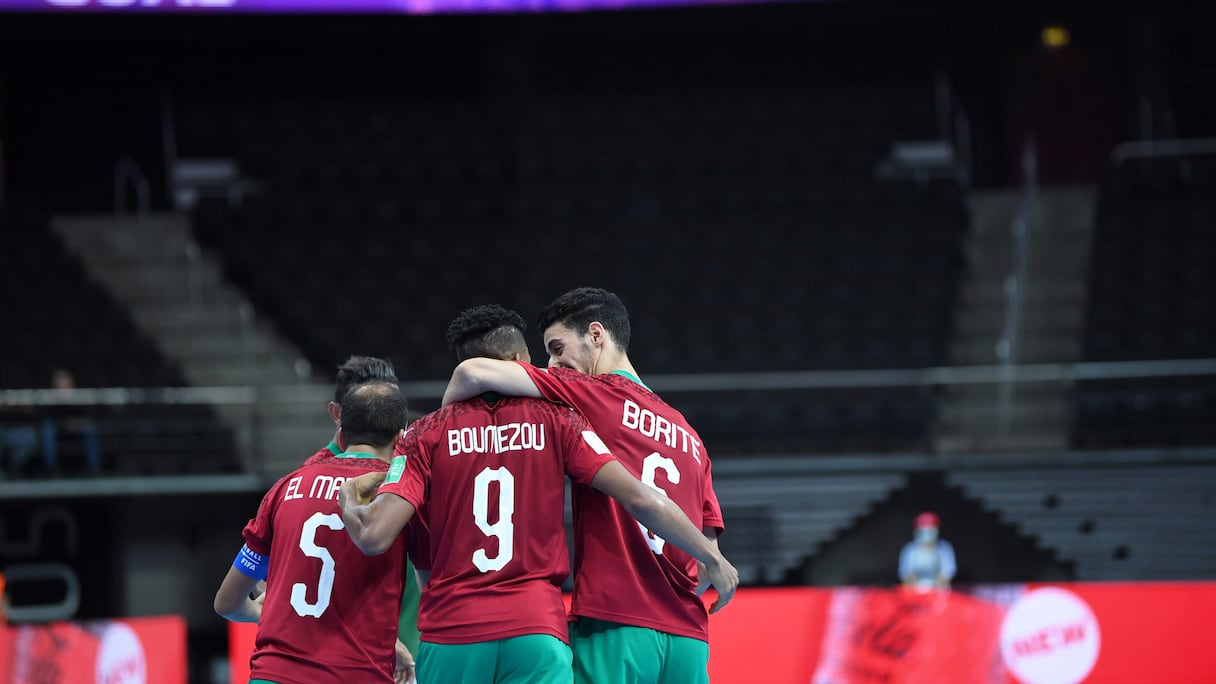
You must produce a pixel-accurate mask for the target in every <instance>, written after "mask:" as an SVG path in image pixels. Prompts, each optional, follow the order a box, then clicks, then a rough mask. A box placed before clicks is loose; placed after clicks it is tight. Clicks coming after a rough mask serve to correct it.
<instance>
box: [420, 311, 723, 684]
mask: <svg viewBox="0 0 1216 684" xmlns="http://www.w3.org/2000/svg"><path fill="white" fill-rule="evenodd" d="M538 323H539V325H538V327H539V328H540V329H541V331H542V334H543V336H544V343H545V348H546V349H547V350H548V352H549V368H548V370H544V369H539V368H536V367H534V366H532V365H531V364H527V363H506V362H501V361H494V360H491V359H470V360H468V361H464V362H462V363H461V364H460V365H459V366H457V367H456V370H455V372H454V373H453V374H452V379H451V382H450V384H449V385H448V389H447V391H446V392H445V394H444V398H443V403H444V405H447V404H451V403H452V402H454V401H459V400H463V399H465V398H467V397H470V396H475V395H476V394H479V393H482V392H487V391H496V392H502V393H503V394H507V395H516V396H530V397H543V398H545V399H549V400H552V401H559V402H562V403H565V404H567V405H569V406H573V407H574V408H576V409H578V410H579V411H581V412H582V413H583V415H585V416H586V417H587V420H588V421H589V422H590V423H591V425H592V427H594V428H595V429H596V430H597V431H598V432H599V433H600V434H601V435H603V437H604V440H605V442H606V443H607V445H608V447H609V449H611V451H612V453H613V455H614V456H616V458H617V459H618V460H619V461H620V462H621V463H622V464H623V465H624V466H625V467H626V468H628V469H629V471H630V472H631V473H632V474H633V475H635V476H637V477H639V478H641V480H642V481H643V482H644V483H646V484H647V485H649V486H651V487H653V488H654V489H655V491H658V492H661V493H662V494H664V495H665V496H666V497H669V498H670V499H671V500H672V501H674V502H675V503H676V504H677V505H678V506H679V508H680V509H681V510H682V511H683V512H684V513H685V514H686V515H687V516H688V518H689V519H690V520H692V521H693V522H694V523H696V524H698V525H699V526H700V527H701V528H702V531H703V532H704V534H705V536H706V537H707V538H709V539H710V540H712V543H713V544H714V546H715V547H716V545H717V537H718V535H719V534H721V532H722V530H723V521H722V513H721V510H720V509H719V507H718V498H717V496H716V495H715V494H714V490H713V478H712V475H711V471H710V461H709V454H708V453H707V452H706V449H705V445H704V444H703V443H702V442H701V438H700V436H698V435H697V432H696V431H695V430H694V429H693V428H692V427H691V426H690V425H689V424H688V422H687V421H686V420H685V419H684V416H683V415H681V414H680V412H679V411H677V410H676V409H674V408H672V407H671V406H669V405H668V404H667V403H666V402H664V401H663V400H662V399H661V398H659V396H658V395H657V394H655V393H654V392H652V391H651V390H650V389H649V388H648V387H646V385H645V384H643V383H642V381H641V380H640V379H639V378H638V373H637V371H636V370H635V369H634V367H633V364H632V363H631V362H630V361H629V355H628V348H629V332H630V326H629V315H628V312H627V311H626V309H625V305H624V304H623V303H622V302H621V300H620V298H618V297H617V296H616V295H615V294H613V293H611V292H608V291H606V290H602V289H599V288H589V287H584V288H578V289H575V290H571V291H569V292H567V293H565V294H563V295H562V296H561V297H559V298H558V299H557V300H555V301H554V302H553V303H552V304H550V305H549V306H547V307H545V308H544V309H543V310H542V311H541V313H540V315H539V316H538ZM572 505H573V508H574V525H575V531H574V548H575V574H574V599H573V605H572V606H571V615H572V617H573V619H574V620H575V623H574V625H573V627H572V629H571V645H572V648H573V650H574V672H575V680H576V681H577V682H580V683H582V682H585V683H586V684H603V683H605V682H613V683H615V682H638V683H646V682H656V683H657V682H664V683H666V682H670V683H671V684H695V683H697V682H708V681H709V675H708V671H707V669H706V667H707V664H708V662H709V643H708V641H709V618H708V615H707V612H706V610H705V607H704V604H703V603H702V602H701V600H700V598H699V597H698V594H699V593H700V591H701V590H703V588H704V585H702V586H701V587H698V582H697V577H698V572H697V563H696V560H695V559H694V558H693V557H691V556H689V555H688V554H687V553H684V552H683V551H681V550H680V549H678V548H673V546H672V545H671V544H668V543H666V541H665V540H664V538H663V537H662V535H661V534H660V535H659V536H656V535H655V534H654V533H653V532H651V531H650V530H648V529H647V528H646V526H645V525H643V524H641V523H639V522H638V521H636V520H635V519H634V517H633V516H631V515H630V514H629V511H627V510H625V509H624V508H622V507H621V506H619V505H617V504H616V503H615V502H613V501H612V500H610V499H608V498H607V497H605V496H603V495H602V494H600V493H599V492H596V491H594V490H592V489H591V488H588V487H582V486H575V487H574V488H573V490H572ZM718 589H719V593H720V596H719V598H718V601H717V602H716V605H715V606H713V607H712V609H711V611H710V612H714V611H716V610H719V609H721V608H722V607H723V606H725V605H726V603H727V602H728V601H729V600H730V598H731V593H729V592H726V593H723V592H721V587H718Z"/></svg>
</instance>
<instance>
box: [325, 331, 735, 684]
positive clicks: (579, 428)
mask: <svg viewBox="0 0 1216 684" xmlns="http://www.w3.org/2000/svg"><path fill="white" fill-rule="evenodd" d="M523 330H524V322H523V319H521V318H519V316H518V314H515V313H514V312H510V311H507V310H505V309H502V308H501V307H475V308H474V309H471V310H468V311H466V312H464V313H463V314H462V315H461V316H460V317H459V318H457V320H456V321H454V322H453V324H452V327H451V329H450V330H449V340H451V341H452V342H453V344H454V346H456V348H457V354H458V356H459V357H460V358H466V357H468V356H470V355H486V356H492V357H494V358H498V359H519V360H522V361H524V362H528V361H530V356H529V354H528V351H527V344H526V343H525V341H524V336H523ZM404 445H405V452H406V456H404V457H398V458H397V459H394V461H393V465H392V467H391V468H390V470H389V473H388V476H387V479H385V480H384V484H383V485H382V486H381V487H380V488H379V495H376V490H375V485H376V484H377V483H378V481H379V480H380V479H381V478H382V477H383V476H382V475H380V474H379V473H371V474H369V475H367V476H364V477H360V478H358V479H357V480H354V481H349V482H347V483H345V484H344V485H343V487H342V490H341V494H340V497H341V498H340V500H341V502H342V511H343V516H344V518H345V520H346V525H347V527H346V529H347V532H348V533H349V534H350V536H351V538H352V539H354V540H355V542H356V544H358V545H359V546H360V548H363V549H364V550H365V551H368V552H369V553H376V552H378V551H380V550H381V549H382V548H384V547H385V546H386V545H387V544H388V543H389V542H390V541H392V540H394V539H397V538H398V535H399V534H400V532H401V530H402V528H403V527H404V526H405V524H406V523H407V522H408V521H409V520H410V518H411V517H412V516H413V514H414V511H415V510H416V508H417V507H418V506H422V505H424V504H425V505H426V506H427V507H428V522H429V524H430V529H431V551H432V553H431V556H432V558H431V561H432V563H431V564H432V575H431V578H430V581H429V582H428V583H427V585H426V587H425V588H424V589H423V592H422V607H421V611H420V613H419V621H420V625H421V628H422V645H421V646H420V648H419V654H418V677H419V680H420V681H422V682H443V683H444V684H474V683H480V682H486V683H493V684H506V683H508V682H520V683H523V682H527V683H529V684H538V683H547V682H564V683H569V682H570V681H571V680H572V677H573V675H572V672H571V653H570V650H569V648H567V646H566V642H567V641H568V626H567V621H566V613H565V607H564V605H563V603H562V598H561V583H562V581H563V580H564V579H565V577H566V576H567V575H568V574H569V559H568V552H567V549H566V544H565V527H564V523H563V519H564V516H563V513H564V510H565V476H566V475H569V476H570V478H571V479H572V480H574V481H575V482H576V483H580V484H581V485H583V486H588V487H593V488H595V489H599V490H601V491H604V492H606V493H608V494H610V495H612V496H613V497H615V498H616V499H617V500H618V501H620V505H622V506H623V507H624V509H626V510H628V511H630V512H631V513H632V514H633V515H634V516H636V517H637V518H638V519H641V520H643V521H645V522H646V523H647V524H648V525H650V526H652V527H655V528H656V529H658V530H660V531H661V532H662V533H663V534H666V535H668V537H669V538H670V539H671V541H672V542H673V544H674V545H680V546H682V547H684V548H686V549H688V550H689V551H691V552H693V553H695V554H696V556H697V557H698V558H699V559H701V560H702V561H704V562H706V563H707V564H708V566H709V568H710V570H709V574H710V576H711V577H712V578H713V579H714V581H715V582H716V583H717V586H719V587H720V588H721V590H722V591H723V593H724V594H725V595H727V596H729V595H730V593H732V592H733V591H734V589H735V587H736V586H737V584H738V573H737V572H736V571H735V569H734V567H732V566H731V565H730V564H729V563H728V562H727V561H726V560H725V559H724V558H722V556H721V554H720V553H719V552H718V550H717V548H716V546H715V545H714V544H712V543H711V542H710V541H709V540H708V539H706V538H705V537H704V536H703V535H702V534H701V531H700V529H698V528H697V527H695V526H694V525H693V524H692V523H691V522H689V520H688V518H687V517H686V516H685V515H684V514H683V513H681V512H680V510H679V509H678V508H677V507H676V506H675V505H673V504H672V502H671V501H670V500H669V499H667V498H666V497H664V496H661V495H660V494H659V493H658V492H657V491H656V490H655V489H653V488H651V487H647V486H645V485H644V484H642V483H641V482H640V481H638V480H637V479H636V478H634V477H633V476H631V475H630V474H629V473H628V471H626V470H625V468H623V467H622V466H621V465H620V464H619V463H617V462H616V461H615V459H613V458H612V455H611V454H610V453H609V452H608V450H607V449H606V448H605V447H604V445H603V442H601V441H600V439H599V437H598V436H596V434H595V433H594V432H593V431H592V430H591V429H590V428H589V427H588V425H587V422H586V420H585V419H584V418H583V417H582V416H581V415H580V414H578V413H577V412H576V411H574V410H572V409H570V408H569V407H566V406H560V405H558V404H554V403H550V402H545V401H538V400H535V399H521V398H506V397H494V396H480V397H474V398H472V399H470V400H468V401H464V402H460V403H457V404H454V405H451V406H447V407H445V408H443V409H440V410H439V411H436V412H434V413H432V414H429V415H427V416H424V417H423V418H420V419H419V420H417V421H416V422H414V424H413V426H412V427H411V428H410V430H409V431H407V433H406V436H405V439H404ZM698 517H699V516H698ZM631 520H632V519H631ZM632 524H634V525H636V524H637V523H632ZM617 599H618V600H619V601H622V602H630V601H633V600H635V597H634V596H633V595H629V594H623V595H620V596H618V597H617Z"/></svg>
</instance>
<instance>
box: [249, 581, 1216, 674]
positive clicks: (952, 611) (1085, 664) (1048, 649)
mask: <svg viewBox="0 0 1216 684" xmlns="http://www.w3.org/2000/svg"><path fill="white" fill-rule="evenodd" d="M254 633H255V626H254V625H235V624H234V625H230V631H229V634H230V636H231V641H230V648H229V652H230V654H231V657H232V681H233V682H244V681H248V676H249V653H250V652H251V651H252V648H253V635H254ZM1212 634H1216V582H1176V583H1175V582H1151V583H1150V582H1144V583H1119V584H1115V583H1111V584H1106V583H1069V584H1053V585H1021V584H1015V585H988V586H980V587H973V588H970V589H967V590H960V591H954V592H929V593H919V592H915V591H909V590H903V589H863V588H856V587H838V588H831V589H816V588H797V589H742V590H740V591H739V592H738V593H737V594H736V595H735V598H734V600H733V601H731V603H730V605H728V606H727V607H726V608H725V609H724V610H723V611H722V612H720V613H718V614H717V615H714V616H712V617H711V618H710V658H709V674H710V679H711V680H712V681H715V682H745V681H751V682H765V684H874V683H875V682H884V683H885V684H922V683H923V684H929V683H932V684H940V683H941V682H966V683H967V684H1158V683H1164V682H1168V683H1169V684H1211V683H1212V682H1216V676H1214V675H1213V674H1212V673H1213V672H1216V662H1213V661H1212V659H1211V657H1210V655H1209V654H1208V651H1210V650H1211V646H1210V644H1211V642H1212V641H1211V640H1212Z"/></svg>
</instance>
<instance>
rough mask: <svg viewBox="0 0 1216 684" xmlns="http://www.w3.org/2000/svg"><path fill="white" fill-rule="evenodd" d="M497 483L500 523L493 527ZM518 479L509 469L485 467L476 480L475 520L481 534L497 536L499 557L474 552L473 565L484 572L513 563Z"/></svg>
mask: <svg viewBox="0 0 1216 684" xmlns="http://www.w3.org/2000/svg"><path fill="white" fill-rule="evenodd" d="M491 482H497V483H498V522H496V523H494V524H492V525H491V524H490V483H491ZM514 516H515V476H514V475H512V474H511V471H509V470H507V469H506V467H505V466H504V467H498V468H494V469H492V470H491V469H490V468H485V469H484V470H482V471H481V472H480V473H477V478H476V479H475V480H473V520H474V521H476V523H477V527H478V528H480V529H481V532H482V534H484V535H486V536H487V537H498V555H496V556H493V557H491V556H490V555H489V554H488V553H486V550H485V549H477V550H476V551H474V552H473V565H475V566H477V569H478V570H480V571H482V572H490V571H491V570H502V569H503V568H505V567H506V566H507V563H509V562H511V558H512V556H513V555H514V549H513V547H514V546H515V524H514V523H513V522H511V518H512V517H514Z"/></svg>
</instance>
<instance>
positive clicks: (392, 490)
mask: <svg viewBox="0 0 1216 684" xmlns="http://www.w3.org/2000/svg"><path fill="white" fill-rule="evenodd" d="M396 451H397V452H398V453H399V454H400V455H399V456H394V457H393V460H392V462H391V463H390V464H389V467H388V475H386V476H385V478H384V484H382V485H380V492H381V493H382V494H383V493H387V494H393V495H396V496H399V497H401V498H402V499H405V500H406V501H408V502H410V503H411V504H413V506H414V508H415V509H418V508H422V506H423V504H425V503H426V486H427V483H429V482H430V479H431V467H430V462H429V460H428V458H427V454H426V453H425V451H424V450H423V449H422V446H421V445H420V444H419V441H418V431H417V430H413V429H411V430H407V431H406V432H405V435H404V436H403V437H402V438H401V439H400V440H399V441H398V446H397V450H396Z"/></svg>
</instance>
